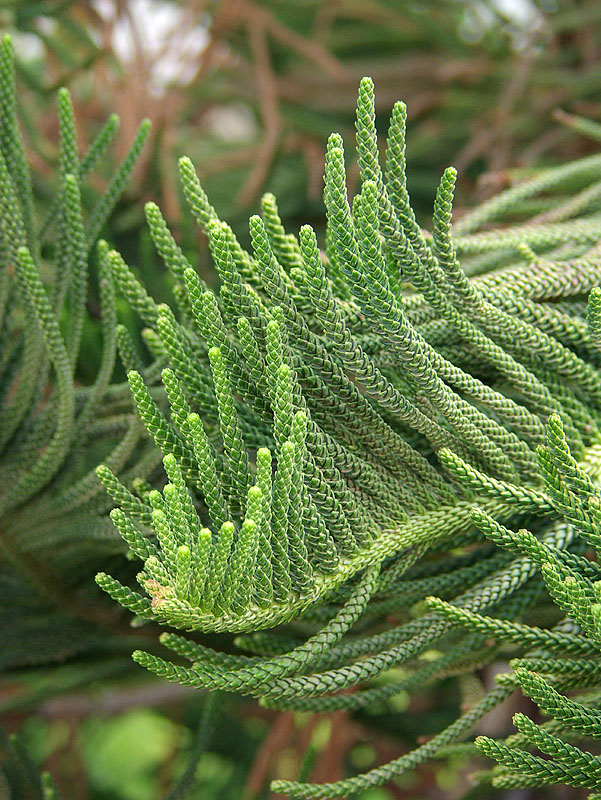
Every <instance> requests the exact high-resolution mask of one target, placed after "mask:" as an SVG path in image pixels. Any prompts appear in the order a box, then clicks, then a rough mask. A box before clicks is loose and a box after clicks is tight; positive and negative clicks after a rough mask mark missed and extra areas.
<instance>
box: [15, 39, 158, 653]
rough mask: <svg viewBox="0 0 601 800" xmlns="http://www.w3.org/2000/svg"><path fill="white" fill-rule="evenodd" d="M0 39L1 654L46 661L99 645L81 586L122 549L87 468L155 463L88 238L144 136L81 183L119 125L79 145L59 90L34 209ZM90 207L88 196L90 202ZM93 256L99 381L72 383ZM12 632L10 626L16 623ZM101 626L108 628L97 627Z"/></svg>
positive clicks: (101, 264)
mask: <svg viewBox="0 0 601 800" xmlns="http://www.w3.org/2000/svg"><path fill="white" fill-rule="evenodd" d="M16 105H17V104H16V97H15V86H14V66H13V54H12V47H11V42H10V38H9V37H8V36H6V37H4V39H3V40H2V45H1V49H0V203H1V206H2V212H1V229H0V342H1V345H0V352H1V356H0V362H1V363H0V408H1V411H0V414H1V419H2V424H1V426H0V476H1V481H0V518H1V523H0V550H1V551H2V555H3V560H2V564H1V565H0V586H1V591H0V596H1V599H0V619H1V623H0V631H1V634H0V642H1V644H0V664H1V665H2V667H4V668H7V667H14V666H19V665H22V664H32V663H36V662H50V661H53V660H55V659H63V658H65V657H66V656H67V655H72V654H74V653H76V652H81V651H84V650H86V649H87V648H92V649H97V648H98V646H99V645H100V643H101V635H102V632H101V631H100V632H99V631H98V629H97V626H98V625H99V624H102V623H104V622H106V618H107V615H108V617H110V615H111V610H110V609H107V608H106V607H103V606H102V604H99V602H98V600H99V598H98V597H97V595H94V594H91V593H90V591H89V586H90V578H91V575H92V574H93V572H94V570H95V569H97V568H98V565H99V563H100V564H101V563H106V559H107V558H108V557H110V556H111V554H115V553H120V552H122V550H123V546H122V543H121V541H120V539H119V537H118V536H116V535H115V533H114V530H113V529H112V525H111V523H110V520H108V519H107V517H106V512H107V510H108V509H107V505H108V504H107V498H106V496H105V495H104V493H103V492H102V487H101V486H99V484H98V480H97V478H96V475H95V472H94V466H95V465H96V464H97V463H98V459H100V458H102V459H104V460H105V462H106V463H107V464H109V465H110V466H111V468H112V469H113V470H115V471H121V470H123V469H132V468H133V469H134V474H136V475H140V476H142V477H143V476H144V475H145V474H146V473H148V471H149V469H151V468H152V467H153V465H154V464H155V463H156V457H155V454H154V451H153V450H152V448H151V447H150V446H149V445H148V444H142V445H141V446H140V442H141V438H142V439H143V438H145V437H144V436H143V429H142V426H141V425H140V423H139V421H138V420H137V419H136V418H135V416H134V415H133V414H132V408H131V401H130V399H129V396H128V389H127V385H126V384H124V385H122V386H121V387H119V386H110V382H111V379H112V375H113V368H114V365H115V359H116V347H117V344H116V342H117V339H116V332H115V328H116V307H115V291H114V283H113V278H112V275H111V271H110V267H109V263H108V261H107V259H106V254H107V251H108V246H107V244H106V243H105V242H102V241H100V242H97V240H98V236H99V234H100V233H101V231H102V229H103V227H104V225H105V223H106V220H107V218H108V216H109V214H110V212H111V210H112V208H113V206H114V205H115V203H116V202H117V200H118V198H119V195H120V194H121V192H122V190H123V187H124V185H125V183H126V181H127V179H128V177H129V175H130V173H131V170H132V168H133V166H134V164H135V161H136V159H137V157H138V156H139V154H140V152H141V149H142V147H143V144H144V141H145V139H146V137H147V134H148V124H147V123H146V122H144V123H143V124H142V125H141V127H140V131H139V133H138V136H137V137H136V139H135V141H134V142H133V144H132V146H131V149H130V150H129V152H128V154H127V155H126V157H125V158H124V160H123V161H122V163H121V164H120V165H119V166H118V168H117V170H116V172H115V174H114V176H113V178H112V179H111V180H110V181H109V183H108V185H107V187H106V189H105V191H104V193H101V194H99V195H96V193H94V194H93V195H92V198H93V199H92V202H91V203H90V202H89V201H86V202H85V203H84V201H83V199H82V196H83V197H87V196H88V195H89V194H90V192H89V189H88V186H87V185H86V180H87V179H88V178H89V175H90V173H91V172H92V171H93V170H94V168H95V166H96V165H97V163H98V161H99V159H101V158H102V157H103V155H104V154H105V153H106V151H107V148H108V147H109V146H110V144H111V141H112V140H113V139H114V137H115V134H116V132H117V130H118V126H119V121H118V119H117V118H116V117H111V118H110V119H109V120H108V121H107V123H106V124H105V125H104V127H103V128H102V129H101V130H100V132H99V133H98V135H97V136H96V138H95V139H94V140H93V141H92V142H91V144H90V146H89V148H88V150H87V152H86V153H84V154H83V155H82V156H80V154H79V150H78V144H77V135H76V129H75V120H74V116H73V107H72V103H71V98H70V96H69V93H68V92H67V90H65V89H61V90H60V91H59V93H58V117H59V128H60V148H59V154H58V160H59V172H60V174H59V180H58V185H57V186H56V194H55V200H54V202H52V203H51V204H50V207H49V209H48V210H47V213H46V216H45V218H44V219H42V220H40V219H39V211H38V210H37V209H36V205H35V199H34V196H35V190H36V183H35V182H34V180H33V179H32V176H31V172H30V168H29V166H28V163H27V159H26V156H25V147H24V143H23V140H22V138H21V134H20V131H19V125H18V122H17V116H16ZM88 206H89V207H88ZM90 265H91V266H92V274H93V275H94V282H95V283H97V287H98V298H99V307H100V312H99V316H100V320H99V325H100V328H101V331H102V340H103V351H102V357H101V361H100V363H99V365H98V369H97V373H96V378H95V380H94V382H93V384H92V385H90V386H77V385H75V382H74V372H75V370H76V367H77V362H78V358H79V353H80V348H81V342H82V337H83V333H84V328H85V326H89V325H91V324H92V323H91V318H90V315H89V314H88V312H87V308H86V302H87V297H88V285H89V283H90V277H91V276H90ZM17 630H18V631H19V632H20V633H19V635H18V636H15V635H14V632H15V631H17ZM104 636H105V637H106V633H105V634H104Z"/></svg>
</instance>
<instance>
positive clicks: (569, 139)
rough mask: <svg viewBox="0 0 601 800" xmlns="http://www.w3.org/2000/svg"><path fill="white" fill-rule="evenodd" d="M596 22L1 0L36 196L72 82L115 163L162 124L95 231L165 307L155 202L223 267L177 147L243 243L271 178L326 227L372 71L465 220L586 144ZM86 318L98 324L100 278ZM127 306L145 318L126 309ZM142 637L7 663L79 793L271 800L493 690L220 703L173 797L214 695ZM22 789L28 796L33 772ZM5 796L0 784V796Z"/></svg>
mask: <svg viewBox="0 0 601 800" xmlns="http://www.w3.org/2000/svg"><path fill="white" fill-rule="evenodd" d="M600 23H601V3H599V2H598V0H589V1H587V0H580V1H579V2H577V1H576V0H574V2H560V1H559V0H538V2H534V0H495V1H493V0H473V2H469V1H468V0H431V2H429V1H428V0H413V1H412V2H403V0H221V1H220V2H209V0H190V2H175V1H173V2H170V0H131V1H130V2H127V0H96V1H95V2H92V0H91V1H90V2H69V1H68V0H54V2H51V1H50V0H48V1H46V2H27V0H13V1H12V2H11V1H10V0H4V2H1V3H0V24H1V26H2V29H3V30H4V31H9V32H11V33H12V34H13V38H14V46H15V50H16V53H17V58H18V83H19V87H20V95H21V105H22V118H21V122H22V126H23V129H24V131H25V134H26V138H27V141H28V147H29V156H30V160H31V163H32V165H33V166H34V173H35V176H36V187H35V188H36V192H37V195H38V198H39V199H40V202H41V205H42V208H43V203H44V200H45V199H46V201H47V202H50V200H51V198H52V197H53V196H54V193H55V191H56V184H55V183H54V182H53V181H54V179H55V177H54V176H57V175H58V171H57V170H56V169H55V167H56V165H57V157H58V150H57V120H56V102H55V93H56V90H57V88H58V87H60V86H63V85H66V86H68V87H69V88H70V89H71V91H72V94H73V99H74V105H75V112H76V117H77V121H78V125H79V131H80V148H81V150H84V149H85V147H86V145H87V143H89V141H90V140H91V138H92V136H93V135H94V133H95V132H97V130H98V128H99V127H100V125H101V124H102V122H103V121H104V120H105V119H106V117H107V116H108V114H109V113H111V112H113V111H116V112H117V113H118V114H119V115H120V117H121V123H122V127H121V131H120V134H119V140H118V146H117V148H116V153H115V158H116V159H117V158H118V157H119V156H123V154H124V153H125V152H126V150H127V148H128V146H129V143H130V142H131V140H132V138H133V136H134V132H135V129H136V128H137V126H138V125H139V122H140V120H141V119H142V118H144V117H149V118H150V119H151V120H152V122H153V132H152V137H151V141H150V144H149V146H148V147H147V149H146V153H145V155H144V156H143V158H142V160H141V163H140V164H139V165H138V167H137V169H136V172H135V174H134V178H133V181H132V183H131V185H130V186H129V188H128V190H127V192H126V194H125V196H124V198H123V199H122V200H121V201H120V203H119V206H118V208H117V211H116V213H115V214H114V216H113V218H112V221H111V223H110V226H109V227H108V229H107V230H105V232H104V235H105V238H107V239H108V240H109V241H110V242H111V244H113V245H115V246H117V247H118V248H119V249H120V250H121V252H122V253H123V254H124V256H125V257H126V259H127V260H128V261H129V263H131V264H133V265H135V267H136V268H137V269H138V270H139V272H140V274H141V275H142V277H143V281H144V284H145V285H146V287H147V289H148V291H149V292H150V293H151V294H152V295H153V296H154V297H155V298H156V299H157V300H160V301H162V300H167V299H169V297H170V286H169V281H168V278H167V276H166V274H165V270H164V269H163V267H162V265H161V264H160V262H159V260H158V259H157V258H156V256H155V255H154V254H153V252H152V248H151V246H150V243H149V239H148V237H147V235H146V234H145V232H144V216H143V203H144V202H145V201H147V200H150V199H152V200H155V201H156V202H158V203H159V205H160V206H161V208H162V210H163V213H164V214H165V216H166V217H167V219H168V221H169V223H170V224H171V226H172V228H173V230H174V231H175V232H176V234H177V237H178V239H179V241H180V243H181V245H182V247H183V248H184V250H185V252H186V254H187V255H188V257H189V258H190V260H191V262H192V263H193V264H195V265H198V267H199V269H200V270H201V271H202V272H203V273H204V274H205V276H206V277H207V280H209V281H214V276H213V274H212V273H211V268H210V263H209V258H208V252H207V247H206V242H204V241H203V240H202V238H201V235H200V234H199V232H198V230H197V229H196V228H195V227H194V226H193V225H192V224H191V222H190V219H189V216H188V215H187V214H185V213H184V212H183V204H182V202H181V197H180V190H179V187H178V179H177V158H178V157H179V156H181V155H183V154H187V155H189V156H190V157H191V158H192V160H193V161H194V163H195V165H196V167H197V170H198V173H199V175H200V178H201V180H202V183H203V185H204V187H205V189H206V191H207V193H208V194H209V197H210V198H211V200H212V202H213V203H214V205H215V207H216V209H217V211H218V213H219V215H220V216H221V217H222V218H224V219H226V220H228V221H229V222H230V224H231V225H232V226H233V227H234V229H235V230H236V232H237V233H238V235H239V236H240V238H241V239H242V240H243V241H244V240H245V239H246V236H247V234H246V220H247V219H248V216H249V214H250V213H254V212H255V211H256V210H257V207H258V201H259V198H260V195H261V193H262V192H263V191H267V190H269V191H272V192H273V193H274V194H275V195H276V196H277V198H278V201H279V205H280V211H281V214H282V218H283V220H284V223H285V225H286V226H287V227H288V228H289V229H290V230H291V231H294V232H296V231H297V229H298V227H299V226H300V224H302V223H304V222H311V223H312V224H313V225H314V226H316V227H317V228H321V227H322V225H323V206H322V202H321V186H322V169H323V153H324V148H325V143H326V140H327V136H328V134H329V133H330V132H331V131H339V132H340V133H342V135H343V136H344V138H345V141H346V142H347V144H348V149H349V158H350V159H351V161H352V158H353V149H352V148H353V146H352V136H353V126H354V106H355V96H356V91H357V86H358V82H359V80H360V78H361V77H362V76H363V75H371V76H372V77H373V79H374V81H375V84H376V91H377V110H378V115H379V122H380V130H381V131H382V132H383V135H384V132H385V126H386V121H387V119H388V116H389V113H390V110H391V108H392V105H393V103H394V102H395V101H396V100H397V99H403V100H404V101H405V102H406V103H407V106H408V116H409V129H408V143H407V148H408V165H409V174H408V182H409V189H410V192H411V194H412V197H413V199H414V205H415V207H416V209H417V211H418V214H419V215H420V216H421V219H422V220H424V221H425V220H426V219H427V218H428V216H429V214H430V209H431V205H432V201H433V195H434V190H435V187H436V185H437V182H438V180H439V177H440V175H441V173H442V171H443V169H444V168H445V167H446V166H448V165H449V164H453V165H455V166H456V167H457V168H458V170H459V172H460V183H459V191H458V211H457V213H458V214H460V213H461V207H469V206H470V205H473V204H474V203H475V202H477V201H479V200H482V199H484V198H486V197H488V196H490V195H491V194H493V193H494V192H495V191H498V190H500V189H502V188H505V187H506V186H508V185H510V184H511V183H512V182H513V181H514V180H516V179H518V178H521V177H523V176H524V174H527V173H530V172H535V171H536V170H537V169H539V168H541V167H542V166H545V165H548V164H554V163H561V162H562V161H564V160H567V159H570V158H574V157H578V156H580V155H584V154H586V153H587V152H589V151H591V150H593V149H594V144H592V143H591V142H590V141H588V140H586V139H585V138H583V137H582V136H580V135H578V133H576V132H575V131H574V130H572V129H571V128H570V126H569V124H568V125H566V124H562V123H565V122H568V123H569V119H570V118H569V115H570V114H579V115H584V116H589V117H592V118H593V119H600V118H601V102H600V101H601V24H600ZM558 111H559V112H560V113H559V114H558V113H557V112H558ZM109 166H110V165H109ZM108 174H109V173H108V171H107V175H108ZM353 174H355V175H356V174H357V171H356V170H355V171H354V172H353V170H352V169H351V176H352V175H353ZM90 311H91V316H92V320H93V316H94V313H93V312H94V296H93V292H92V295H91V297H90ZM120 314H121V319H122V321H125V322H128V321H129V323H130V326H134V325H135V323H134V322H133V318H129V312H128V311H127V308H126V305H125V304H124V303H123V305H122V307H121V308H120ZM86 324H87V329H86V332H85V336H86V341H85V351H84V352H85V357H84V358H82V359H80V366H79V370H80V374H79V380H80V381H81V382H84V383H85V382H87V381H89V380H90V379H91V378H92V376H93V375H94V374H95V371H96V367H97V363H98V358H99V333H98V331H97V330H96V326H95V325H94V322H93V321H91V322H90V321H88V322H87V323H86ZM49 624H51V623H49ZM72 635H73V636H76V633H75V632H74V633H73V634H72ZM75 650H76V648H75ZM130 650H131V648H130V646H129V643H127V642H126V643H125V645H124V646H123V655H118V654H117V655H114V656H113V657H112V660H108V661H103V662H102V667H100V666H99V663H100V662H99V661H93V662H90V661H89V660H85V659H84V657H83V656H82V657H81V658H77V657H75V658H71V660H70V661H69V662H68V663H67V664H57V665H53V666H51V665H46V666H44V667H43V668H40V667H36V668H33V667H32V668H26V667H23V666H22V665H14V666H13V668H12V669H6V670H5V671H4V674H3V675H2V676H0V715H1V722H2V725H3V726H4V727H5V728H6V729H7V730H8V731H19V733H20V737H21V742H22V744H23V745H24V746H25V747H26V748H27V749H28V750H29V752H30V753H31V755H32V757H33V759H34V761H35V762H36V763H37V764H40V765H43V767H44V768H45V769H50V770H51V771H52V773H53V774H54V775H55V777H56V780H57V783H58V784H59V786H60V787H61V789H62V790H63V792H64V795H65V797H67V798H74V800H154V799H155V798H157V800H158V798H165V800H175V798H176V797H184V796H187V797H189V798H191V799H192V800H217V798H219V800H238V799H239V798H244V799H245V800H251V798H267V797H269V791H268V785H269V780H270V779H271V778H272V777H274V776H275V775H277V776H278V777H290V778H296V777H298V775H299V772H300V773H302V774H304V775H305V777H307V776H311V778H312V780H315V781H325V780H335V779H337V778H338V777H341V776H342V775H344V774H347V772H348V771H349V770H351V771H352V770H366V769H369V768H370V767H371V766H374V765H376V764H378V763H381V762H382V761H384V760H388V759H391V758H394V757H396V756H397V755H399V754H400V753H401V752H404V751H405V750H406V749H408V748H409V747H413V746H415V745H416V744H417V743H418V740H417V739H416V735H415V731H418V730H419V731H420V732H421V734H422V735H425V736H427V735H430V734H431V733H434V732H435V731H437V730H439V729H440V728H441V727H443V726H444V725H445V724H448V723H449V722H451V721H452V720H453V719H454V718H455V717H456V715H457V712H458V708H459V706H460V705H461V704H462V703H463V702H464V701H466V699H470V698H472V697H473V696H474V693H478V692H479V691H481V690H482V685H488V684H489V683H490V681H491V680H492V676H491V674H490V673H489V672H488V671H484V672H483V673H482V674H481V676H480V679H481V682H482V683H480V682H479V681H472V680H471V679H465V678H462V679H457V678H453V677H449V679H448V680H447V681H446V682H444V683H442V684H441V685H439V686H437V687H436V689H433V690H432V691H430V692H428V693H424V694H423V695H419V694H418V695H416V696H414V697H412V698H411V699H409V698H408V697H404V696H402V695H401V696H400V697H399V698H397V701H396V702H397V706H396V707H395V710H394V712H393V713H392V712H391V711H390V710H389V709H388V710H387V711H386V713H384V712H382V713H378V711H377V709H376V710H374V711H372V712H371V713H369V714H367V713H363V714H357V715H354V716H350V715H346V714H342V713H340V714H336V715H333V716H332V717H328V716H327V715H320V716H316V717H308V716H303V715H299V714H296V715H295V714H292V713H282V714H276V713H274V712H268V711H265V710H261V709H258V708H257V707H256V706H255V705H254V704H253V703H251V702H245V701H243V700H239V699H232V698H221V699H220V701H219V702H220V703H221V704H222V713H221V714H220V715H219V719H218V723H217V725H216V727H215V730H214V731H213V733H212V737H211V740H210V746H209V749H208V752H206V753H205V754H204V755H203V757H202V759H201V761H200V764H199V765H198V767H197V768H196V770H195V774H196V782H195V785H194V788H193V789H191V790H190V791H189V793H188V794H185V793H180V794H178V795H175V794H173V793H172V792H171V791H170V789H169V787H170V786H171V784H172V783H173V780H174V779H177V777H178V776H179V775H181V773H182V772H183V771H185V769H186V763H187V759H188V754H189V753H190V752H193V749H194V743H195V737H196V736H197V733H196V731H197V729H198V726H199V720H200V718H201V714H202V706H203V703H204V697H203V696H202V695H200V694H199V693H195V692H192V691H186V690H184V689H182V688H181V687H178V686H175V687H174V686H171V685H167V684H163V683H160V682H156V681H154V680H153V679H152V678H150V677H149V676H148V675H146V674H144V673H143V672H142V670H141V669H139V668H137V667H135V666H134V665H133V664H132V663H131V661H130V659H129V655H128V653H129V651H130ZM70 652H71V650H70V649H69V648H68V647H67V648H66V650H65V658H66V657H67V656H66V654H67V653H70ZM88 659H89V656H88ZM509 716H510V715H508V714H504V713H503V712H500V713H499V715H498V717H497V720H504V721H506V720H507V719H508V718H509ZM487 724H489V725H490V724H493V725H494V724H495V721H494V720H493V722H492V723H491V722H490V721H489V722H488V723H487ZM496 724H497V727H496V728H495V729H494V732H495V733H496V734H497V735H502V734H503V733H504V730H503V728H502V727H499V725H501V724H502V723H500V722H498V721H497V723H496ZM487 732H490V731H488V730H487ZM306 752H308V756H303V754H304V753H306ZM2 757H3V758H7V756H6V755H3V756H2ZM6 764H8V762H6ZM482 766H484V765H483V764H475V763H474V762H472V761H468V760H466V759H465V758H464V757H462V756H461V754H458V755H456V756H455V757H453V758H452V759H451V760H450V762H448V763H447V762H442V761H441V762H435V763H434V765H431V766H429V767H427V768H423V769H420V770H419V771H418V772H417V773H415V774H410V775H409V776H408V777H406V778H404V779H403V781H402V782H399V783H398V785H394V786H392V787H390V788H386V789H374V790H370V791H369V792H366V793H364V794H363V795H361V800H387V799H390V800H392V799H393V798H406V799H409V800H418V798H425V797H427V798H433V800H436V798H441V799H442V798H445V800H453V799H454V798H459V797H469V798H472V800H476V798H478V797H491V796H493V794H494V793H493V792H492V790H490V789H488V788H487V789H486V790H479V791H480V793H478V791H476V790H470V789H469V779H468V778H469V774H470V773H471V772H473V771H474V770H475V769H478V768H480V767H482ZM6 769H8V770H10V769H11V767H10V765H7V766H6ZM19 780H21V779H20V778H19V776H16V777H15V785H18V784H19ZM21 784H22V794H21V795H20V796H21V797H23V798H25V799H26V798H27V797H28V794H27V780H26V779H25V778H23V779H22V780H21ZM3 791H7V790H5V789H4V790H3V787H2V785H1V784H0V798H2V797H4V795H3ZM561 791H563V790H561ZM466 792H468V794H466ZM560 796H561V797H568V796H574V795H569V794H566V793H565V791H563V793H561V794H560V790H559V789H549V790H548V793H547V794H544V793H543V790H540V789H537V790H536V793H535V794H528V792H527V791H524V792H523V793H522V794H521V795H520V800H522V798H523V800H527V798H529V797H530V798H532V800H538V798H544V797H560Z"/></svg>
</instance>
